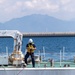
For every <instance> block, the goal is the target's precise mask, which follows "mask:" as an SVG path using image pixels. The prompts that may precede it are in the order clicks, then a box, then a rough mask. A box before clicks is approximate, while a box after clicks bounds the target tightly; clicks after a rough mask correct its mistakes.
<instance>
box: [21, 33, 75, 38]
mask: <svg viewBox="0 0 75 75" xmlns="http://www.w3.org/2000/svg"><path fill="white" fill-rule="evenodd" d="M22 34H23V37H30V36H32V37H43V36H47V37H48V36H52V37H53V36H55V37H62V36H63V37H65V36H69V37H70V36H75V32H38V33H37V32H33V33H22Z"/></svg>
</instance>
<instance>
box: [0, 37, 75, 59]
mask: <svg viewBox="0 0 75 75" xmlns="http://www.w3.org/2000/svg"><path fill="white" fill-rule="evenodd" d="M30 38H32V39H33V41H34V43H35V45H36V48H37V49H36V50H35V54H41V55H43V56H44V57H45V58H48V59H49V58H53V59H55V60H59V58H60V50H61V54H62V56H63V50H64V59H67V60H68V59H69V60H72V59H73V58H74V56H75V37H24V38H23V44H22V52H23V53H24V52H25V49H26V44H27V43H28V40H29V39H30ZM13 44H14V40H13V38H0V53H2V52H5V51H6V47H7V48H8V52H9V53H11V52H12V51H13ZM39 52H40V53H39ZM44 52H45V53H44ZM45 58H44V59H45Z"/></svg>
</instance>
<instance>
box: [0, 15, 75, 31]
mask: <svg viewBox="0 0 75 75" xmlns="http://www.w3.org/2000/svg"><path fill="white" fill-rule="evenodd" d="M0 30H19V31H21V32H68V31H73V32H74V31H75V22H74V21H64V20H59V19H57V18H54V17H51V16H48V15H40V14H33V15H29V16H24V17H21V18H15V19H12V20H10V21H7V22H5V23H0Z"/></svg>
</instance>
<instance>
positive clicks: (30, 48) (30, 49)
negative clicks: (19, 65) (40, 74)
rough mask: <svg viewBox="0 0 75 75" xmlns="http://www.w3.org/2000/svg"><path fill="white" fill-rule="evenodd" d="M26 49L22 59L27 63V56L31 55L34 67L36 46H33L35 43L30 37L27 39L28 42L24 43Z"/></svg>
mask: <svg viewBox="0 0 75 75" xmlns="http://www.w3.org/2000/svg"><path fill="white" fill-rule="evenodd" d="M26 49H27V52H26V55H25V58H24V61H25V63H26V64H27V58H28V57H29V56H31V59H32V66H33V67H35V59H34V51H35V49H36V46H35V44H34V42H33V40H32V39H29V41H28V44H27V45H26Z"/></svg>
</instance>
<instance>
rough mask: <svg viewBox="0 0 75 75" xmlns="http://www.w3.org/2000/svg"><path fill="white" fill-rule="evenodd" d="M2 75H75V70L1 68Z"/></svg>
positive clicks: (0, 73) (0, 74)
mask: <svg viewBox="0 0 75 75" xmlns="http://www.w3.org/2000/svg"><path fill="white" fill-rule="evenodd" d="M0 75H75V68H0Z"/></svg>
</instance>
